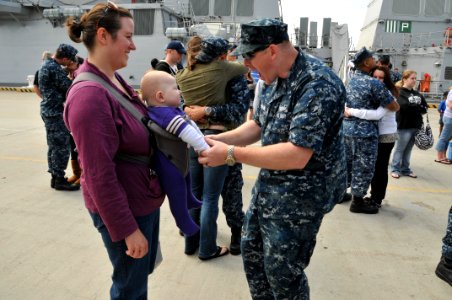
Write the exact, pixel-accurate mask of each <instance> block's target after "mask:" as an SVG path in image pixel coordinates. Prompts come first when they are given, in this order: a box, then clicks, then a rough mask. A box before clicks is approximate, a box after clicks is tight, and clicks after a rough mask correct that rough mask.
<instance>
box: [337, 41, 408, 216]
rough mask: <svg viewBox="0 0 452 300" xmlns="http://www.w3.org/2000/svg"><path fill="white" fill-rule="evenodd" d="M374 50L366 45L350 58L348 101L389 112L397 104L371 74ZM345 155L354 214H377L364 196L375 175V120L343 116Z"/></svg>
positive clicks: (362, 106)
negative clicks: (352, 74)
mask: <svg viewBox="0 0 452 300" xmlns="http://www.w3.org/2000/svg"><path fill="white" fill-rule="evenodd" d="M372 55H373V53H372V52H370V51H368V50H367V49H366V48H365V47H363V48H362V49H361V50H359V51H358V52H357V53H356V54H355V57H354V59H353V63H354V64H355V68H356V71H355V74H354V76H353V77H352V78H351V80H350V83H349V85H348V86H347V104H346V106H347V107H349V108H358V109H377V108H378V107H379V106H383V107H386V108H387V109H389V110H390V111H396V110H398V109H399V105H398V104H397V102H396V101H395V100H394V98H393V97H392V95H391V93H389V91H388V89H386V87H385V86H384V84H383V83H381V82H380V81H379V80H377V79H375V78H373V77H370V76H369V72H370V70H371V69H372V68H374V67H375V60H374V58H373V56H372ZM343 128H344V134H345V147H346V152H345V153H346V155H347V177H348V185H349V186H350V187H351V192H352V204H351V205H350V211H351V212H354V213H365V214H376V213H378V207H377V205H375V204H374V203H373V202H372V201H371V200H369V199H367V198H364V196H365V195H366V193H367V190H368V189H369V185H370V183H371V181H372V178H373V175H374V167H375V162H376V160H377V153H378V123H377V121H369V120H364V119H359V118H355V117H350V118H345V119H344V123H343Z"/></svg>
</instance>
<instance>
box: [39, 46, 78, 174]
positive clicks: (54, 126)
mask: <svg viewBox="0 0 452 300" xmlns="http://www.w3.org/2000/svg"><path fill="white" fill-rule="evenodd" d="M65 46H67V45H65ZM60 47H61V45H60ZM72 49H73V50H75V49H74V48H72V47H71V48H70V50H71V51H72ZM75 51H76V50H75ZM76 53H77V52H75V53H74V54H73V56H74V57H75V54H76ZM38 81H39V90H40V91H41V94H42V101H41V118H42V120H43V121H44V124H45V128H46V137H47V145H48V152H47V162H48V168H49V169H48V172H49V173H51V174H52V175H54V176H56V177H64V175H65V172H64V170H65V169H66V167H67V165H68V161H69V154H70V143H69V139H70V133H69V131H68V129H67V128H66V125H65V124H64V121H63V109H64V102H65V100H66V91H67V90H68V88H69V87H70V85H71V83H72V81H71V80H70V79H69V78H68V76H67V73H66V72H65V71H64V70H63V68H62V67H61V66H60V65H59V64H58V63H57V62H56V61H55V60H54V59H49V60H46V61H45V62H44V64H43V65H42V66H41V68H40V70H39V80H38Z"/></svg>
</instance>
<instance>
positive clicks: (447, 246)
mask: <svg viewBox="0 0 452 300" xmlns="http://www.w3.org/2000/svg"><path fill="white" fill-rule="evenodd" d="M442 250H443V251H442V252H443V255H444V256H445V257H447V258H448V259H450V260H452V206H451V207H450V210H449V218H448V222H447V231H446V236H444V238H443V249H442Z"/></svg>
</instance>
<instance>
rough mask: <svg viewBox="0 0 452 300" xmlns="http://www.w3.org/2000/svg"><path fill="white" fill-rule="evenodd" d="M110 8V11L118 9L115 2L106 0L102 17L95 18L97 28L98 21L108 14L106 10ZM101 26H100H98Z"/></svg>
mask: <svg viewBox="0 0 452 300" xmlns="http://www.w3.org/2000/svg"><path fill="white" fill-rule="evenodd" d="M110 10H112V11H118V6H117V5H116V3H114V2H112V1H107V5H106V6H105V8H104V12H103V14H102V17H100V18H99V20H97V26H96V27H97V28H99V23H100V22H101V21H102V20H103V19H104V18H105V16H106V15H107V14H108V12H109V11H110ZM100 27H102V26H100Z"/></svg>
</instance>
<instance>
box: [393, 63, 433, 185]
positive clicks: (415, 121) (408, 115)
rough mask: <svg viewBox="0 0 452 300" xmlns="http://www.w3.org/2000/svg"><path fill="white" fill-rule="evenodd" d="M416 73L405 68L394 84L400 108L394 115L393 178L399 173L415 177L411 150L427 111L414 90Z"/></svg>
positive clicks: (420, 97) (425, 103)
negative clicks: (395, 142) (399, 79)
mask: <svg viewBox="0 0 452 300" xmlns="http://www.w3.org/2000/svg"><path fill="white" fill-rule="evenodd" d="M416 75H417V74H416V72H415V71H413V70H405V71H404V72H403V75H402V80H401V81H399V82H397V84H396V85H397V86H398V87H400V93H399V97H397V102H398V103H399V105H400V110H399V111H398V112H397V116H396V118H397V133H398V134H399V139H398V140H397V144H396V147H395V151H394V155H393V157H392V173H391V176H392V177H393V178H400V176H401V175H404V176H409V177H411V178H417V175H416V174H414V173H413V171H412V170H411V169H410V159H411V150H412V149H413V145H414V135H415V134H416V132H417V131H418V129H420V128H421V126H422V115H423V114H425V113H427V102H426V101H425V99H424V97H423V96H422V95H421V94H420V93H419V92H417V91H415V90H414V86H415V85H416Z"/></svg>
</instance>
